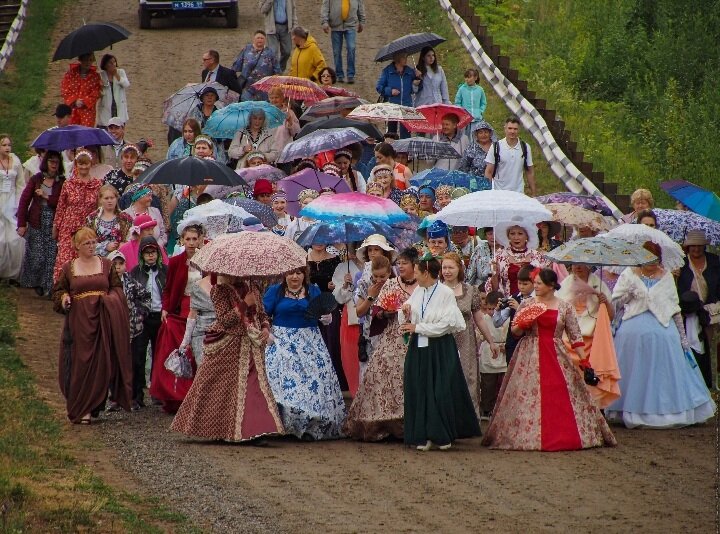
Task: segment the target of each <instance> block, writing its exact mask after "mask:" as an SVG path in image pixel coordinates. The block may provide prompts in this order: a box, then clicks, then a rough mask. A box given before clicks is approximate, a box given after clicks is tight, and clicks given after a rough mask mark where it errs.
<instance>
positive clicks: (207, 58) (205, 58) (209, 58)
mask: <svg viewBox="0 0 720 534" xmlns="http://www.w3.org/2000/svg"><path fill="white" fill-rule="evenodd" d="M211 59H212V58H211V57H204V58H202V60H203V61H210V60H211Z"/></svg>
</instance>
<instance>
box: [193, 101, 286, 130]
mask: <svg viewBox="0 0 720 534" xmlns="http://www.w3.org/2000/svg"><path fill="white" fill-rule="evenodd" d="M258 111H261V112H263V113H264V114H265V126H264V127H265V129H267V130H271V129H273V128H277V127H278V126H280V125H281V124H282V123H283V122H285V113H283V112H282V111H280V110H279V109H278V108H276V107H275V106H273V105H272V104H270V103H268V102H265V101H263V100H248V101H245V102H239V103H237V104H230V105H228V106H225V107H224V108H222V109H218V110H217V111H215V112H213V114H212V115H210V118H209V119H208V120H207V122H206V123H205V127H204V128H203V133H205V134H207V135H209V136H210V137H214V138H216V139H232V138H233V137H234V136H235V133H236V132H237V131H238V130H242V129H243V128H247V127H248V125H249V124H250V115H252V114H253V113H254V112H258Z"/></svg>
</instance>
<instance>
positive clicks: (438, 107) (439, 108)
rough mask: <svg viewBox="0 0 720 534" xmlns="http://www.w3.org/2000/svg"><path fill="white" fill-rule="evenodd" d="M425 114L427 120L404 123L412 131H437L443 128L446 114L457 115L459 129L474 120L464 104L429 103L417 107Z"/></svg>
mask: <svg viewBox="0 0 720 534" xmlns="http://www.w3.org/2000/svg"><path fill="white" fill-rule="evenodd" d="M416 109H417V110H418V111H419V112H420V113H422V114H423V115H424V116H425V119H426V120H425V122H408V123H404V122H403V126H405V127H406V128H407V129H408V130H410V131H411V132H424V133H435V132H439V131H440V130H442V119H443V117H444V116H445V115H448V114H450V115H455V116H457V118H458V125H457V127H458V129H460V128H465V126H467V125H468V124H470V123H471V122H472V121H473V116H472V115H471V114H470V113H469V112H468V111H467V110H466V109H465V108H464V107H462V106H455V105H453V104H428V105H426V106H418V107H417V108H416Z"/></svg>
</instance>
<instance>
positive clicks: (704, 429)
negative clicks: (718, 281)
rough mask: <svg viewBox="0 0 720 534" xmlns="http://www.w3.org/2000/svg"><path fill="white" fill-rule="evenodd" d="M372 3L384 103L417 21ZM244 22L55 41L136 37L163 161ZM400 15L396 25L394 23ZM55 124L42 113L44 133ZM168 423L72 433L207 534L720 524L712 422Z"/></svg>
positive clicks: (149, 120)
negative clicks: (181, 91) (462, 425)
mask: <svg viewBox="0 0 720 534" xmlns="http://www.w3.org/2000/svg"><path fill="white" fill-rule="evenodd" d="M298 4H299V6H300V12H301V16H300V22H301V24H303V25H305V26H306V27H308V28H309V29H310V30H311V32H312V33H313V34H314V35H315V36H316V37H317V38H318V41H319V42H320V43H321V46H322V47H323V51H324V53H325V54H326V57H327V58H331V57H332V56H331V54H330V50H329V38H328V37H327V36H325V35H324V34H322V32H321V30H320V27H319V20H318V19H319V18H318V15H317V12H318V9H319V2H318V0H299V1H298ZM366 4H367V7H368V18H369V21H370V22H369V24H368V29H367V32H365V33H363V34H362V35H361V36H360V38H359V45H360V46H361V47H362V48H361V49H360V50H359V57H358V71H359V73H358V81H359V83H358V84H357V85H356V87H357V88H358V90H359V91H360V92H361V93H363V94H364V95H365V96H367V97H371V98H372V96H373V87H374V82H375V79H376V77H377V74H378V72H379V68H378V66H376V65H374V64H373V63H372V56H373V54H374V53H375V51H376V50H377V48H378V47H379V46H380V45H381V44H383V43H384V42H386V41H387V40H389V39H391V38H394V37H396V36H398V35H400V34H402V33H406V31H405V30H407V31H410V29H411V26H410V25H409V24H407V21H408V20H409V18H407V17H406V16H403V17H400V18H399V19H398V18H397V16H396V14H397V13H398V12H400V11H401V9H402V7H401V6H400V5H399V4H397V3H395V2H393V1H387V0H385V1H384V0H366ZM240 13H241V15H240V28H239V29H238V30H227V29H225V28H223V27H221V25H222V22H221V21H219V22H218V23H210V24H208V25H199V24H195V25H193V26H192V27H175V26H173V25H170V24H163V25H162V26H163V27H162V28H158V29H153V30H150V31H141V30H139V29H137V19H136V14H135V3H134V2H130V1H127V2H117V1H115V0H92V1H91V0H79V1H76V2H71V3H68V7H67V12H66V13H65V15H64V16H63V17H62V18H61V20H60V23H59V26H58V30H57V34H56V35H55V36H53V39H54V42H57V40H58V37H59V36H60V35H62V34H64V33H66V32H67V31H69V30H71V29H72V28H74V27H76V26H77V25H78V24H79V23H80V21H82V19H83V17H85V18H89V19H92V20H109V21H113V22H117V23H119V24H122V25H123V26H125V27H127V28H129V29H131V30H132V31H133V35H132V37H131V38H130V39H129V40H128V41H125V42H123V43H119V44H118V45H116V46H115V47H114V49H113V53H114V54H115V55H117V57H118V59H119V63H120V66H121V67H122V68H125V69H126V70H127V72H128V76H129V77H130V81H131V83H132V86H131V88H130V89H129V92H128V95H129V108H130V116H131V122H130V124H129V125H128V138H129V139H135V138H137V137H139V136H141V135H142V136H147V137H152V138H154V139H155V140H156V141H158V142H159V143H158V144H159V148H157V149H155V150H154V151H153V152H151V154H150V155H151V157H152V158H153V159H160V158H161V157H162V156H163V154H164V149H165V145H164V138H165V128H164V126H163V125H162V124H160V115H161V108H160V104H161V102H162V100H163V99H164V98H165V97H166V96H167V95H169V94H170V93H172V92H173V91H174V90H175V89H176V88H179V87H181V86H182V85H184V84H185V83H186V82H188V81H196V80H198V79H199V72H200V70H201V65H200V57H201V54H202V52H203V50H205V49H207V48H210V47H212V48H215V49H217V50H218V51H219V52H220V55H221V60H222V63H223V64H226V65H227V64H229V63H230V62H231V61H232V58H233V57H234V56H235V54H236V53H237V52H238V51H239V50H240V48H241V47H242V46H243V45H245V44H246V43H247V42H248V41H249V38H250V35H251V33H252V31H253V30H254V29H256V28H258V27H262V25H261V20H260V17H259V16H258V15H257V12H256V9H255V2H254V1H251V0H244V1H243V2H241V10H240ZM388 13H393V16H395V19H394V21H393V23H392V24H390V23H389V22H387V21H386V19H387V14H388ZM99 56H100V54H98V57H99ZM65 68H66V64H64V63H63V62H60V63H57V64H51V66H50V72H49V77H48V89H47V93H46V96H45V99H44V103H45V107H46V108H47V109H48V110H51V109H53V108H54V105H55V104H56V103H57V102H58V101H59V91H58V89H57V88H58V87H59V79H60V77H61V76H62V73H63V71H64V69H65ZM49 113H50V111H48V114H49ZM48 118H49V117H47V114H41V115H40V116H39V118H38V120H37V124H35V127H36V129H37V130H41V129H42V128H44V127H46V126H47V125H48V124H49V121H48V120H47V119H48ZM18 295H19V298H18V303H19V312H20V322H21V326H22V333H21V337H22V339H21V340H20V341H21V344H20V349H21V353H22V354H23V355H24V358H25V360H26V362H27V364H28V365H29V366H30V367H31V368H32V369H33V371H34V372H35V373H36V375H37V378H38V383H39V389H40V392H41V395H42V396H43V398H44V399H46V400H47V401H48V402H49V403H50V404H51V406H53V407H55V408H56V409H57V411H58V417H63V409H62V406H63V405H62V399H61V398H60V395H59V392H58V388H57V381H56V376H57V361H56V360H57V347H58V344H59V335H60V321H61V317H60V316H58V315H56V314H54V313H53V312H52V310H51V308H50V304H49V303H48V301H47V300H41V299H39V298H37V297H36V296H35V295H34V293H33V292H32V291H19V292H18ZM38 325H40V328H38ZM169 424H170V418H169V417H168V416H166V415H163V414H162V413H160V412H159V411H158V410H156V409H153V408H148V409H145V410H143V411H141V412H138V413H133V414H113V415H111V416H108V417H106V418H105V419H104V421H103V422H102V423H101V424H98V425H94V426H92V427H89V428H85V427H83V428H80V427H71V426H70V425H68V427H69V430H68V432H69V433H71V435H83V436H87V435H90V436H92V437H93V439H96V440H97V441H98V443H101V444H102V447H100V450H98V451H96V452H95V453H94V454H93V456H92V457H91V458H89V459H88V461H89V463H90V464H91V466H92V467H93V468H94V469H95V470H96V471H97V472H98V473H100V474H101V475H103V476H105V477H106V479H107V480H106V481H107V482H108V483H109V484H112V485H116V486H118V485H119V486H122V487H127V486H130V487H131V488H132V489H136V488H140V489H141V490H142V491H147V492H150V493H153V494H160V495H164V496H165V497H166V498H167V500H168V503H171V504H173V505H174V506H176V507H177V508H179V510H180V511H182V512H184V513H186V514H188V515H190V516H192V517H193V518H194V520H195V521H196V522H197V524H198V525H199V526H200V527H201V528H203V529H204V530H207V531H217V532H316V531H326V532H381V531H384V532H432V531H434V532H478V531H480V530H486V531H497V532H530V531H532V532H551V531H552V532H558V531H559V532H570V531H575V532H578V531H599V530H602V531H604V532H626V531H648V532H650V531H653V532H660V531H662V532H679V531H688V532H701V531H705V532H707V531H709V530H710V529H711V528H712V525H714V524H715V519H716V516H715V512H716V500H715V490H716V486H715V483H716V478H715V473H716V457H717V454H716V452H717V449H716V428H715V424H714V423H713V424H708V425H705V426H701V427H695V428H690V429H682V430H673V431H655V432H653V431H628V430H625V429H622V428H614V430H615V432H616V435H617V438H618V442H619V446H618V447H617V448H615V449H601V450H591V451H584V452H574V453H555V454H540V453H518V452H499V451H489V450H487V449H484V448H482V447H481V446H480V444H479V440H477V439H475V440H466V441H464V442H462V443H459V444H458V446H457V447H453V449H452V450H451V451H448V452H447V453H428V454H423V453H418V452H416V451H413V450H409V449H406V448H405V447H404V446H403V445H402V444H401V443H397V442H389V443H379V444H363V443H357V442H353V441H348V440H343V441H336V442H323V443H300V442H297V441H296V440H293V439H279V440H272V441H271V442H270V444H269V445H268V446H267V447H250V446H232V445H224V444H215V443H201V442H197V441H194V440H188V439H186V438H184V437H182V436H179V435H176V434H173V433H170V432H169V431H168V427H169ZM86 457H87V455H86Z"/></svg>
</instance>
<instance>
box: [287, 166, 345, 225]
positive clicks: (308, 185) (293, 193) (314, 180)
mask: <svg viewBox="0 0 720 534" xmlns="http://www.w3.org/2000/svg"><path fill="white" fill-rule="evenodd" d="M278 187H279V188H280V189H282V190H283V191H285V195H287V212H288V213H289V214H290V215H294V216H296V217H297V215H298V213H300V209H301V208H302V206H300V203H299V202H298V195H299V194H300V192H301V191H304V190H305V189H312V190H314V191H317V192H318V193H320V192H321V191H322V190H323V189H329V190H331V191H333V192H335V193H349V192H350V186H349V185H348V184H347V182H346V181H345V180H344V179H342V178H340V177H339V176H333V175H332V174H326V173H324V172H320V171H316V170H313V169H303V170H301V171H300V172H296V173H295V174H291V175H290V176H288V177H287V178H285V179H284V180H280V182H278Z"/></svg>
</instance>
